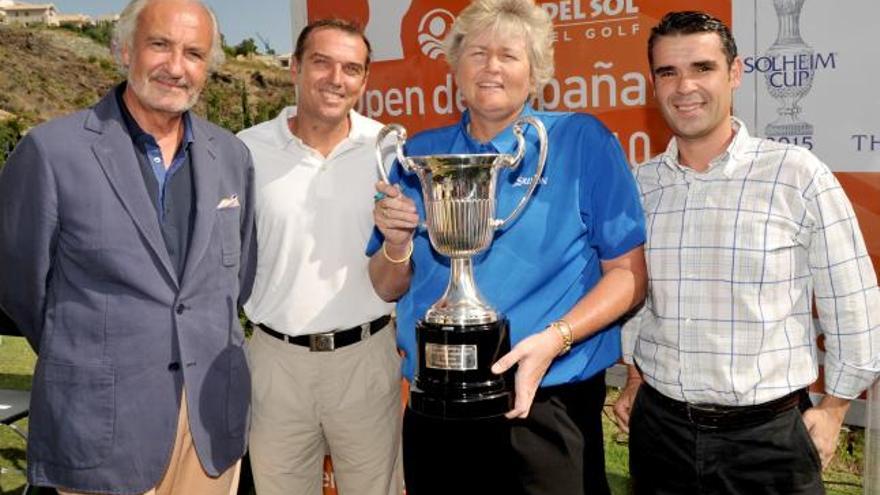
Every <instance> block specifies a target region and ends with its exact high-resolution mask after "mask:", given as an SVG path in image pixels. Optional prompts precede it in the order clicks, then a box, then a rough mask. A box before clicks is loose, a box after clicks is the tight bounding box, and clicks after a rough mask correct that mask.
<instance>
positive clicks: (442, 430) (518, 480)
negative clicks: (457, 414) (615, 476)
mask: <svg viewBox="0 0 880 495" xmlns="http://www.w3.org/2000/svg"><path fill="white" fill-rule="evenodd" d="M604 402H605V374H604V373H600V374H598V375H596V376H594V377H592V378H590V379H589V380H586V381H583V382H578V383H573V384H565V385H559V386H555V387H546V388H541V389H539V391H538V394H537V396H536V398H535V402H534V404H533V405H532V408H531V411H530V412H529V417H528V418H526V419H522V420H508V419H505V418H503V417H502V418H495V419H488V420H472V421H461V420H457V421H444V420H438V419H433V418H428V417H425V416H422V415H419V414H416V413H414V412H412V411H410V410H409V409H407V411H406V413H405V414H404V417H403V469H404V473H405V477H406V490H407V495H433V494H438V495H440V494H443V495H448V494H455V495H470V494H474V495H488V494H495V493H497V494H504V495H507V494H513V495H516V494H523V495H525V494H528V495H557V494H558V495H582V494H589V495H605V494H608V493H610V491H609V489H608V482H607V480H606V478H605V451H604V444H603V439H602V407H603V405H604Z"/></svg>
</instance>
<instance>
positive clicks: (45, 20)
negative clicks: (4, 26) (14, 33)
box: [0, 0, 58, 26]
mask: <svg viewBox="0 0 880 495" xmlns="http://www.w3.org/2000/svg"><path fill="white" fill-rule="evenodd" d="M0 11H2V12H3V13H4V14H5V16H4V19H5V20H4V22H6V23H9V24H21V25H23V26H32V25H34V24H45V25H47V26H57V25H58V9H56V8H55V5H54V4H51V3H47V4H32V3H23V2H11V1H9V0H0Z"/></svg>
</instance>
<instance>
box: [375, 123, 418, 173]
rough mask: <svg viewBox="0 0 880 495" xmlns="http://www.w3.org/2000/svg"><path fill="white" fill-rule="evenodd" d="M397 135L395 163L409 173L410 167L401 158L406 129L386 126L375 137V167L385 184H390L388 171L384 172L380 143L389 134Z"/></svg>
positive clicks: (393, 125)
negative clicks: (377, 168) (398, 163)
mask: <svg viewBox="0 0 880 495" xmlns="http://www.w3.org/2000/svg"><path fill="white" fill-rule="evenodd" d="M392 133H393V134H396V135H397V143H395V150H396V152H397V161H398V162H400V164H401V166H403V168H404V170H406V171H408V172H411V171H412V166H411V165H410V164H409V161H408V160H407V159H406V157H405V156H403V144H404V143H405V142H406V129H404V127H403V126H402V125H400V124H388V125H386V126H385V127H383V128H382V130H380V131H379V134H377V135H376V166H377V167H379V176H380V177H382V180H383V181H385V183H386V184H391V182H390V181H389V180H388V171H387V170H385V163H384V160H383V159H384V158H385V157H384V156H383V155H382V141H384V140H385V138H386V137H387V136H388V135H389V134H392Z"/></svg>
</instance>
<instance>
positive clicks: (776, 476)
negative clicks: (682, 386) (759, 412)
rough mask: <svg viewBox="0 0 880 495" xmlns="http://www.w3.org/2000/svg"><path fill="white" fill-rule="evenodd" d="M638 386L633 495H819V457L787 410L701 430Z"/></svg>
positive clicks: (794, 411) (796, 415)
mask: <svg viewBox="0 0 880 495" xmlns="http://www.w3.org/2000/svg"><path fill="white" fill-rule="evenodd" d="M647 387H648V386H647V385H642V388H641V389H640V390H639V393H638V395H637V396H636V400H635V402H634V403H633V409H632V413H631V415H630V420H629V428H630V435H629V468H630V474H631V476H632V481H633V490H634V492H635V494H636V495H648V494H652V495H654V494H656V495H661V494H662V495H666V494H669V495H672V494H675V495H679V494H689V495H690V494H694V495H697V494H701V495H702V494H719V495H721V494H725V495H728V494H743V495H746V494H747V495H762V494H766V495H771V494H779V495H783V494H784V495H799V494H803V495H806V494H811V495H812V494H824V493H825V488H824V485H823V484H822V472H821V470H822V468H821V462H820V460H819V454H818V452H817V451H816V448H815V446H814V445H813V441H812V440H811V439H810V435H809V433H807V429H806V426H804V422H803V418H802V417H801V410H802V409H804V408H805V407H801V408H798V407H793V408H791V409H789V410H787V411H785V412H782V413H780V414H779V415H777V416H776V417H774V418H772V419H771V420H769V421H766V422H764V423H761V424H758V425H754V426H747V427H739V428H733V429H726V428H725V429H715V430H712V429H703V428H698V427H696V426H695V425H694V424H693V423H691V422H690V421H688V420H687V419H686V418H682V417H681V415H680V414H676V413H674V412H672V411H670V410H669V409H668V408H667V407H666V404H664V403H663V402H662V400H658V398H657V397H658V396H657V395H656V394H659V392H657V391H656V390H649V389H648V388H647Z"/></svg>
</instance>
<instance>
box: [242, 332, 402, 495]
mask: <svg viewBox="0 0 880 495" xmlns="http://www.w3.org/2000/svg"><path fill="white" fill-rule="evenodd" d="M248 362H249V365H250V368H251V377H252V380H253V399H252V401H251V411H252V416H251V430H250V443H249V449H250V458H251V467H252V468H253V473H254V484H255V485H256V489H257V493H258V494H259V495H294V494H295V495H320V494H321V493H322V492H323V489H322V485H323V484H324V478H323V466H324V456H325V455H326V453H327V452H328V451H329V453H330V457H331V458H332V460H333V478H332V479H333V480H335V482H336V486H337V490H338V493H339V494H340V495H400V494H401V493H402V491H403V486H402V483H403V475H402V469H401V465H402V460H401V454H400V428H401V410H402V408H401V402H400V383H401V382H400V355H399V354H398V353H397V346H396V342H395V333H394V326H393V325H391V324H389V326H388V327H386V328H383V329H382V330H380V331H379V332H376V333H375V334H373V335H372V336H369V337H368V338H366V339H365V340H362V341H361V342H358V343H356V344H352V345H349V346H346V347H343V348H341V349H337V350H335V351H332V352H310V351H309V349H308V348H307V347H303V346H299V345H295V344H288V343H285V342H282V341H280V340H278V339H276V338H274V337H271V336H269V335H267V334H266V333H264V332H263V331H262V330H259V329H256V330H254V335H253V337H252V338H251V340H250V343H249V344H248Z"/></svg>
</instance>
